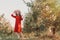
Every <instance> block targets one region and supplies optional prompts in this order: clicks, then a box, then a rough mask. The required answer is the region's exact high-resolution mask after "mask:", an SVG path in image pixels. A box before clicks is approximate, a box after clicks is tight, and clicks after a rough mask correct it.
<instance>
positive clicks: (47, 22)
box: [24, 0, 60, 34]
mask: <svg viewBox="0 0 60 40" xmlns="http://www.w3.org/2000/svg"><path fill="white" fill-rule="evenodd" d="M56 4H57V3H56V0H34V1H33V6H29V7H30V9H31V11H30V12H29V13H28V14H29V15H30V16H29V15H28V14H26V17H27V18H25V21H24V28H27V27H29V28H30V29H33V28H38V30H40V28H41V25H43V26H44V29H45V30H48V29H49V27H51V28H52V29H50V30H51V32H52V34H55V30H56V28H57V26H58V25H59V22H60V21H58V20H59V19H60V18H58V16H59V10H60V9H58V7H56V6H57V5H56ZM59 17H60V16H59ZM27 20H28V21H29V22H28V21H27ZM30 20H31V21H30ZM57 21H58V22H57ZM25 22H26V23H27V24H26V23H25ZM39 27H40V28H39ZM26 30H28V28H27V29H26ZM53 30H54V31H53ZM35 31H37V30H35Z"/></svg>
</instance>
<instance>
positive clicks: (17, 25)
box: [11, 10, 23, 37]
mask: <svg viewBox="0 0 60 40" xmlns="http://www.w3.org/2000/svg"><path fill="white" fill-rule="evenodd" d="M13 13H14V14H15V15H13V14H12V15H11V16H12V17H13V18H15V19H16V22H15V28H14V32H16V33H17V35H18V34H19V35H20V36H21V33H22V28H21V21H22V20H23V18H22V16H21V12H20V11H19V10H15V11H14V12H13ZM19 35H18V37H20V36H19Z"/></svg>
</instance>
